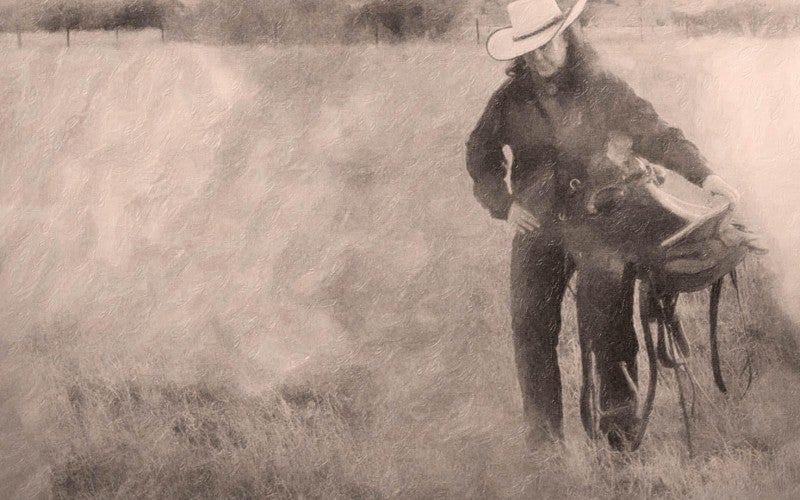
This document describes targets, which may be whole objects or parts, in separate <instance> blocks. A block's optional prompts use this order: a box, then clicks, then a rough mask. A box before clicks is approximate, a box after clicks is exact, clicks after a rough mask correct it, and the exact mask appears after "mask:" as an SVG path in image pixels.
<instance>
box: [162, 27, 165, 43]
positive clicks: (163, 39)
mask: <svg viewBox="0 0 800 500" xmlns="http://www.w3.org/2000/svg"><path fill="white" fill-rule="evenodd" d="M164 41H165V38H164V27H163V26H161V43H164Z"/></svg>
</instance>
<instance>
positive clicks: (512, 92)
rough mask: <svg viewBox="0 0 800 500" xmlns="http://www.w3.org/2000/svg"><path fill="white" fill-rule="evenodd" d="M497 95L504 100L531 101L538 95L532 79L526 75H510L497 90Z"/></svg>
mask: <svg viewBox="0 0 800 500" xmlns="http://www.w3.org/2000/svg"><path fill="white" fill-rule="evenodd" d="M495 96H497V98H498V99H499V100H502V101H503V102H520V101H529V100H531V99H533V98H535V97H536V95H535V93H534V92H533V88H532V85H531V81H530V79H529V78H526V77H525V76H524V75H510V76H508V77H507V78H506V79H505V80H504V81H503V83H502V84H501V85H500V86H499V87H498V89H497V90H496V91H495Z"/></svg>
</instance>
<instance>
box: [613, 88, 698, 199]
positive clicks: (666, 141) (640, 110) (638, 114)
mask: <svg viewBox="0 0 800 500" xmlns="http://www.w3.org/2000/svg"><path fill="white" fill-rule="evenodd" d="M612 85H613V87H614V89H615V91H614V94H615V96H614V101H616V102H615V104H616V106H615V108H616V109H613V110H612V112H613V113H616V114H617V116H618V117H619V118H621V119H622V120H624V121H625V123H623V124H621V127H620V128H622V129H623V130H625V132H626V133H627V134H628V135H629V136H630V137H631V138H632V139H633V150H634V151H635V152H636V153H638V154H640V155H642V156H643V157H644V158H646V159H647V160H650V161H652V162H653V163H658V164H660V165H663V166H665V167H666V168H668V169H670V170H673V171H675V172H677V173H679V174H681V175H682V176H683V177H685V178H686V179H688V180H689V181H690V182H692V183H694V184H698V185H699V184H701V183H702V182H703V180H705V178H706V177H707V176H709V175H711V173H712V172H711V170H710V169H709V168H708V166H707V164H706V160H705V158H703V156H702V155H701V154H700V151H699V150H698V149H697V147H696V146H695V145H694V144H693V143H692V142H690V141H689V140H687V139H686V138H685V137H684V135H683V132H681V131H680V130H679V129H677V128H675V127H671V126H669V125H668V124H667V123H665V122H664V121H663V120H662V119H661V117H659V116H658V113H656V111H655V110H654V109H653V106H652V105H651V104H650V103H649V102H647V101H646V100H644V99H642V98H641V97H639V96H637V95H636V93H635V92H634V91H633V90H632V89H631V88H630V87H629V86H628V85H627V84H626V83H624V82H623V81H621V80H619V79H616V78H615V81H614V82H613V84H612Z"/></svg>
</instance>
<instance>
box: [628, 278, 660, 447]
mask: <svg viewBox="0 0 800 500" xmlns="http://www.w3.org/2000/svg"><path fill="white" fill-rule="evenodd" d="M651 288H652V287H651V284H650V276H647V277H644V276H643V277H642V279H641V281H640V285H639V319H640V321H641V323H642V333H643V334H644V344H645V346H646V347H647V361H648V363H649V366H650V381H649V382H648V384H647V396H646V397H645V401H644V407H643V408H642V417H641V422H640V423H639V432H638V435H637V436H636V437H635V438H634V442H633V443H632V446H631V448H632V450H636V449H638V448H639V445H640V444H642V439H643V438H644V432H645V430H646V429H647V424H648V422H649V420H650V414H651V413H652V411H653V401H654V400H655V398H656V384H657V382H658V360H657V359H656V358H657V355H656V346H655V343H654V342H653V330H652V328H651V327H650V315H651V313H650V308H651V306H652V304H651V301H650V298H649V297H650V293H651Z"/></svg>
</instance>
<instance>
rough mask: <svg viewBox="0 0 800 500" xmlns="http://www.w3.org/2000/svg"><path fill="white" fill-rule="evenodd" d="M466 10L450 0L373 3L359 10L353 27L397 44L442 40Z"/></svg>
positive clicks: (379, 1) (407, 0) (352, 21)
mask: <svg viewBox="0 0 800 500" xmlns="http://www.w3.org/2000/svg"><path fill="white" fill-rule="evenodd" d="M463 9H464V7H463V3H461V2H456V1H451V0H444V1H440V2H435V1H432V0H372V1H370V2H369V3H367V4H365V5H363V6H362V7H361V8H360V9H358V11H357V12H356V13H355V14H354V16H353V18H352V20H351V25H352V27H353V28H354V29H361V30H367V32H373V31H375V30H378V31H379V32H381V33H384V34H388V35H389V37H390V39H392V40H396V41H402V40H405V39H408V38H415V37H422V36H427V37H429V38H439V37H441V36H442V35H443V34H444V33H446V32H447V31H449V30H450V29H451V28H452V27H453V25H454V22H455V20H456V19H457V17H458V15H459V14H461V12H462V11H463Z"/></svg>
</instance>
